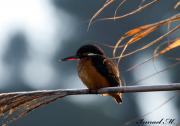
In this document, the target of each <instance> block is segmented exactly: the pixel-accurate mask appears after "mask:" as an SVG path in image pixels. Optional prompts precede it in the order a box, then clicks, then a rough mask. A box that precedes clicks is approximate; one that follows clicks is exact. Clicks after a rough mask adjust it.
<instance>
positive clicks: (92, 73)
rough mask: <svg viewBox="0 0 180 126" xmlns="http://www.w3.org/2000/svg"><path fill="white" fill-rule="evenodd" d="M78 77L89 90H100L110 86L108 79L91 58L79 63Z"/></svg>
mask: <svg viewBox="0 0 180 126" xmlns="http://www.w3.org/2000/svg"><path fill="white" fill-rule="evenodd" d="M78 75H79V77H80V79H81V80H82V81H83V83H84V84H85V85H86V86H87V87H88V88H89V89H99V88H103V87H108V86H109V85H110V84H109V83H108V81H107V79H106V78H105V77H104V76H103V75H101V74H100V73H99V72H98V70H97V69H96V67H94V65H93V63H92V60H91V59H90V58H85V59H82V60H80V61H79V63H78Z"/></svg>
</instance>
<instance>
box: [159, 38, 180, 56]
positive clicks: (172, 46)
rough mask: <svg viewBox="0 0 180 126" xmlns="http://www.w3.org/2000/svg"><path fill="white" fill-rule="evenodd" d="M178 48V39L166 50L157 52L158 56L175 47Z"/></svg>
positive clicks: (179, 42) (179, 43)
mask: <svg viewBox="0 0 180 126" xmlns="http://www.w3.org/2000/svg"><path fill="white" fill-rule="evenodd" d="M179 46H180V38H178V39H176V41H174V42H172V43H171V44H169V45H168V46H167V47H166V48H164V49H163V50H161V51H160V52H159V54H160V55H162V54H164V53H166V52H168V51H170V50H172V49H174V48H176V47H179Z"/></svg>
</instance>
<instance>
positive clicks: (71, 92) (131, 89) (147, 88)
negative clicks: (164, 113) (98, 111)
mask: <svg viewBox="0 0 180 126" xmlns="http://www.w3.org/2000/svg"><path fill="white" fill-rule="evenodd" d="M175 90H180V83H173V84H166V85H149V86H148V85H147V86H145V85H144V86H122V87H107V88H101V89H99V90H89V89H57V90H39V91H25V92H11V93H0V98H1V97H3V96H6V95H23V96H32V95H35V94H37V95H46V96H48V95H49V96H50V95H61V96H67V95H80V94H103V93H116V92H122V93H133V92H154V91H175ZM0 101H1V100H0Z"/></svg>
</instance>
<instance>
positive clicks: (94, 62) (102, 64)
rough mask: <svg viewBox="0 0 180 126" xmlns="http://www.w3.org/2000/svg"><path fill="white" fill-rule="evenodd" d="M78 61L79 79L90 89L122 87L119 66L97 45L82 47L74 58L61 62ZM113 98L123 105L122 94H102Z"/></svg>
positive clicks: (64, 59)
mask: <svg viewBox="0 0 180 126" xmlns="http://www.w3.org/2000/svg"><path fill="white" fill-rule="evenodd" d="M72 60H77V61H78V65H77V71H78V75H79V78H80V79H81V80H82V82H83V83H84V84H85V85H86V87H87V88H88V89H92V90H98V89H100V88H105V87H117V86H121V85H122V83H121V79H120V72H119V69H118V67H117V65H116V64H115V63H114V62H113V61H112V60H111V59H110V58H108V57H107V56H106V55H105V53H104V51H103V50H102V49H101V48H100V47H99V46H97V45H95V44H88V45H84V46H82V47H80V48H79V49H78V50H77V52H76V54H75V55H74V56H69V57H66V58H63V59H61V61H72ZM102 95H103V96H112V97H113V98H114V99H115V101H116V102H117V103H122V93H111V94H108V93H107V94H102Z"/></svg>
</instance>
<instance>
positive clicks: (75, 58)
mask: <svg viewBox="0 0 180 126" xmlns="http://www.w3.org/2000/svg"><path fill="white" fill-rule="evenodd" d="M78 59H79V57H78V56H69V57H66V58H62V59H60V60H59V61H61V62H63V61H72V60H78Z"/></svg>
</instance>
